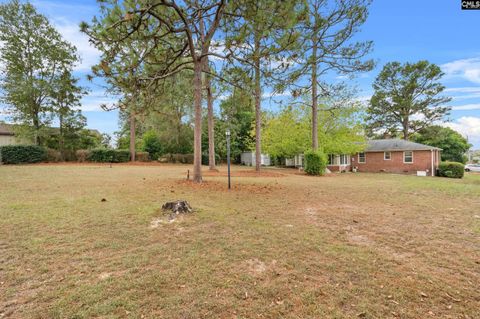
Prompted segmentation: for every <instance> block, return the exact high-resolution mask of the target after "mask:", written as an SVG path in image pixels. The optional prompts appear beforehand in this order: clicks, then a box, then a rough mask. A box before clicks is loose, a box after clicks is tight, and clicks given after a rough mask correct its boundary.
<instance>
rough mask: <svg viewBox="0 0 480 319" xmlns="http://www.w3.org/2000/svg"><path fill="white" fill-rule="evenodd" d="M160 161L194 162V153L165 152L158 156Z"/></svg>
mask: <svg viewBox="0 0 480 319" xmlns="http://www.w3.org/2000/svg"><path fill="white" fill-rule="evenodd" d="M158 161H159V162H160V163H182V164H193V154H164V155H162V156H160V157H159V158H158Z"/></svg>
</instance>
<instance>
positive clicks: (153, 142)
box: [142, 130, 163, 160]
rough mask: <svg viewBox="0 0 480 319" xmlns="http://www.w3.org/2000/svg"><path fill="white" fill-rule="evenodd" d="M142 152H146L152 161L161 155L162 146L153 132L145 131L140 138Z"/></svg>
mask: <svg viewBox="0 0 480 319" xmlns="http://www.w3.org/2000/svg"><path fill="white" fill-rule="evenodd" d="M142 151H144V152H148V153H149V154H150V156H151V158H152V159H153V160H157V159H158V157H159V156H160V155H162V151H163V148H162V144H161V141H160V138H159V137H158V135H157V133H156V132H155V131H152V130H150V131H147V132H145V133H144V134H143V136H142Z"/></svg>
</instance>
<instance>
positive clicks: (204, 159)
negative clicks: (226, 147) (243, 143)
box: [202, 152, 234, 165]
mask: <svg viewBox="0 0 480 319" xmlns="http://www.w3.org/2000/svg"><path fill="white" fill-rule="evenodd" d="M231 161H232V162H233V161H234V160H233V157H232V158H231ZM208 164H209V163H208V152H204V153H202V165H208ZM218 164H220V155H218V154H217V153H215V165H218Z"/></svg>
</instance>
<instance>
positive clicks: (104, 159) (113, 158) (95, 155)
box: [87, 148, 130, 163]
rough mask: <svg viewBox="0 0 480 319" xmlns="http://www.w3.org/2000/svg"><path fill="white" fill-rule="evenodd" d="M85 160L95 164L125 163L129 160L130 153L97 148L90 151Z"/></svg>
mask: <svg viewBox="0 0 480 319" xmlns="http://www.w3.org/2000/svg"><path fill="white" fill-rule="evenodd" d="M87 160H88V161H91V162H97V163H125V162H128V161H129V160H130V151H128V150H112V149H107V148H97V149H94V150H91V151H90V154H89V156H88V157H87Z"/></svg>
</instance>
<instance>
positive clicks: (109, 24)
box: [82, 0, 226, 182]
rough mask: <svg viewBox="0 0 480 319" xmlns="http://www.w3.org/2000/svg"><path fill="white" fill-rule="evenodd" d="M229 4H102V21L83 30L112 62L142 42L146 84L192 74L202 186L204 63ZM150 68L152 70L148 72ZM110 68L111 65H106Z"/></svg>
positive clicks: (196, 173) (197, 177)
mask: <svg viewBox="0 0 480 319" xmlns="http://www.w3.org/2000/svg"><path fill="white" fill-rule="evenodd" d="M225 7H226V1H224V0H219V1H214V0H209V1H202V2H201V3H200V2H199V1H156V2H153V3H151V2H149V1H141V0H135V1H123V2H121V3H120V2H118V1H116V0H104V1H102V2H101V11H102V16H101V17H100V18H95V19H94V20H93V22H92V26H89V25H87V24H85V23H84V24H82V29H83V30H84V31H85V32H87V33H88V34H90V36H91V38H92V39H93V41H98V40H99V39H100V40H101V41H102V42H104V43H106V44H107V46H108V55H109V56H110V57H113V56H115V55H116V54H117V49H118V48H119V47H121V46H122V45H123V43H124V42H125V41H129V39H130V38H131V37H135V38H136V39H137V40H139V41H141V42H142V43H143V45H142V46H141V47H142V48H143V50H142V58H141V59H140V61H141V62H142V63H144V64H145V66H146V67H145V72H146V74H145V76H144V77H143V79H144V80H145V82H148V83H149V85H158V84H159V83H160V82H162V81H163V80H165V79H166V78H169V77H171V76H172V75H174V74H177V73H180V72H182V71H184V70H190V71H193V81H192V82H193V83H192V86H193V90H194V109H195V113H194V123H195V127H194V143H193V144H194V170H193V180H194V181H195V182H201V181H202V169H201V164H202V143H201V142H202V141H201V135H202V89H203V88H202V72H203V71H204V70H205V69H204V67H205V58H206V57H207V56H209V55H212V54H215V55H217V56H218V54H216V53H213V52H210V47H211V44H212V41H213V39H214V35H215V34H216V32H217V30H218V28H219V25H220V22H221V20H222V18H223V16H224V11H225ZM147 66H148V67H147ZM105 67H106V68H108V65H105Z"/></svg>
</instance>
